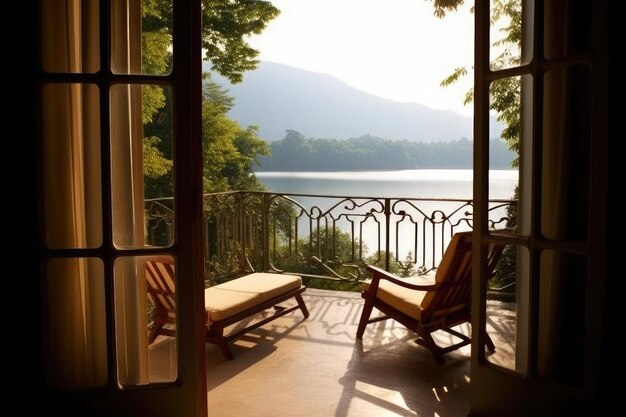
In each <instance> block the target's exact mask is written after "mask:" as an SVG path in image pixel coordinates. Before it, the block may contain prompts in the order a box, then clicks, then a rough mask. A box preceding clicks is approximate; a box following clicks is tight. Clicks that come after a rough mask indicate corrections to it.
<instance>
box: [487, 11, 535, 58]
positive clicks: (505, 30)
mask: <svg viewBox="0 0 626 417" xmlns="http://www.w3.org/2000/svg"><path fill="white" fill-rule="evenodd" d="M522 18H523V10H522V0H492V1H491V31H490V34H489V35H490V40H491V47H490V50H489V58H490V61H491V64H490V67H491V69H492V70H499V69H504V68H511V67H517V66H519V65H520V64H522V63H523V62H522V48H521V45H522V36H523V34H522ZM528 38H530V37H528ZM524 61H529V57H525V59H524Z"/></svg>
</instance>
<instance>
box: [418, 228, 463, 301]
mask: <svg viewBox="0 0 626 417" xmlns="http://www.w3.org/2000/svg"><path fill="white" fill-rule="evenodd" d="M471 237H472V232H471V231H470V232H460V233H455V234H454V236H452V239H451V240H450V243H448V247H446V251H445V252H444V254H443V258H441V262H439V266H438V267H437V272H436V274H435V283H437V284H441V283H442V282H443V281H445V280H447V279H450V273H451V272H454V271H450V264H452V261H453V260H454V258H455V257H456V256H458V254H457V253H456V252H457V248H458V247H459V242H460V241H461V239H464V240H471ZM436 296H437V292H436V291H429V292H428V295H427V296H426V297H425V298H424V300H423V302H422V308H424V309H425V308H428V306H429V305H430V303H432V302H433V300H434V299H435V297H436Z"/></svg>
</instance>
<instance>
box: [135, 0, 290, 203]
mask: <svg viewBox="0 0 626 417" xmlns="http://www.w3.org/2000/svg"><path fill="white" fill-rule="evenodd" d="M278 13H279V11H278V9H276V8H275V7H274V6H272V5H271V3H269V2H267V1H260V0H202V14H203V16H202V20H203V28H202V45H203V49H204V50H205V51H206V59H207V60H208V61H210V62H211V64H212V69H213V70H215V71H217V72H218V73H220V74H221V75H223V76H224V77H226V78H228V79H229V80H230V81H231V82H238V81H241V79H242V74H243V72H244V71H248V70H251V69H255V68H256V66H257V65H258V61H257V60H256V59H255V58H256V56H257V55H258V51H256V50H254V49H253V48H251V47H250V45H249V44H248V42H247V39H248V36H250V35H251V34H258V33H261V31H262V30H263V29H264V28H265V27H266V25H267V23H268V22H269V21H270V20H271V19H273V18H274V17H276V16H277V15H278ZM171 46H172V2H171V1H170V0H143V1H142V71H143V72H144V73H148V74H166V73H168V71H169V70H170V68H171V63H172V52H171V51H172V49H171ZM203 93H204V94H203V99H204V100H203V103H202V118H203V120H202V128H203V131H202V132H203V133H202V134H203V157H204V161H205V164H204V192H217V191H228V190H235V189H245V190H262V189H263V186H262V185H261V183H260V182H259V181H258V180H257V179H256V177H255V176H254V174H253V172H252V168H253V167H254V165H255V164H256V163H257V158H258V156H259V155H268V153H269V148H268V146H267V144H266V143H265V142H264V141H263V140H261V139H260V138H259V137H258V129H257V128H256V127H254V126H249V127H246V128H243V127H241V126H239V125H238V124H237V123H236V122H235V121H233V120H232V119H230V118H229V117H228V116H227V113H228V111H229V110H230V109H231V108H232V106H233V99H232V98H231V97H229V96H228V94H227V92H226V91H225V90H223V89H221V88H220V87H219V86H218V85H217V84H215V83H213V82H212V81H211V80H210V78H208V76H207V80H206V82H205V84H204V92H203ZM142 100H143V112H142V119H143V123H144V136H145V139H144V172H145V195H146V197H149V198H155V197H165V196H171V195H172V190H173V175H172V174H173V173H172V169H171V167H172V161H171V159H172V149H173V144H172V118H171V100H172V97H171V93H170V91H169V89H167V88H164V87H161V86H159V85H144V86H143V88H142Z"/></svg>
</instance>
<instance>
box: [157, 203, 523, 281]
mask: <svg viewBox="0 0 626 417" xmlns="http://www.w3.org/2000/svg"><path fill="white" fill-rule="evenodd" d="M515 204H516V202H515V201H514V200H491V201H490V202H489V224H490V227H491V228H494V229H497V228H503V227H506V226H507V224H508V223H509V216H508V214H509V213H510V212H511V210H510V208H511V207H513V206H514V205H515ZM204 213H205V243H206V244H205V259H206V261H207V276H208V277H209V278H211V279H218V280H219V279H220V278H221V277H226V276H229V275H232V274H240V273H244V272H249V271H275V272H294V273H298V274H300V275H303V276H308V277H316V278H325V279H334V280H345V281H358V280H360V279H362V278H363V277H364V265H365V263H374V264H378V265H380V266H381V267H384V268H385V269H387V270H391V271H394V272H397V273H399V274H401V275H412V274H416V273H417V274H424V273H427V272H429V271H431V270H433V269H434V268H436V266H437V264H438V263H439V261H440V259H441V256H442V254H443V252H444V250H445V248H446V246H447V244H448V242H449V240H450V238H451V237H452V235H453V234H454V233H456V232H459V231H464V230H470V229H471V228H472V201H471V200H464V199H431V198H424V199H420V198H377V197H341V196H327V195H312V194H286V193H272V192H247V191H237V192H228V193H216V194H206V195H205V196H204ZM146 224H147V230H148V233H147V234H148V240H149V241H150V242H151V243H152V242H153V244H157V243H159V242H169V241H171V238H172V235H171V234H172V232H173V231H172V227H171V225H172V224H173V222H172V211H171V199H153V200H149V201H146Z"/></svg>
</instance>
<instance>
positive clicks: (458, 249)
mask: <svg viewBox="0 0 626 417" xmlns="http://www.w3.org/2000/svg"><path fill="white" fill-rule="evenodd" d="M503 248H504V245H503V244H500V243H491V244H489V245H488V248H487V254H488V263H487V273H488V274H489V275H488V276H489V277H491V276H492V275H493V272H494V269H495V266H496V264H497V262H498V259H499V258H500V255H501V253H502V250H503ZM471 264H472V242H471V232H462V233H456V234H455V235H454V236H453V237H452V240H451V241H450V243H449V245H448V247H447V248H446V251H445V253H444V255H443V259H442V260H441V263H440V264H439V267H438V268H437V271H436V275H435V283H434V284H432V285H420V284H418V283H417V282H418V281H417V280H416V279H414V278H413V279H403V278H399V277H397V276H395V275H393V274H390V273H389V272H386V271H384V270H383V269H380V268H377V267H375V266H368V267H367V270H368V271H370V272H371V273H372V274H373V277H372V279H371V281H369V282H366V283H365V289H364V291H363V293H362V296H363V298H365V305H364V307H363V312H362V313H361V320H360V322H359V327H358V329H357V334H356V337H357V338H358V339H361V338H362V337H363V333H364V332H365V327H366V326H367V325H368V324H370V323H374V322H378V321H381V320H386V319H389V318H392V319H395V320H396V321H398V322H399V323H401V324H403V325H404V326H406V327H407V328H408V329H409V330H412V331H414V332H415V333H416V334H417V336H418V339H417V340H416V342H417V343H418V344H420V345H422V346H425V347H427V348H428V349H430V351H431V352H432V353H433V355H434V357H435V360H436V361H437V362H438V363H443V356H442V355H444V354H445V353H448V352H451V351H453V350H455V349H458V348H460V347H462V346H465V345H467V344H469V343H470V342H471V339H470V338H469V337H468V336H466V335H464V334H462V333H460V332H458V331H456V330H454V329H452V327H454V326H456V325H459V324H462V323H465V322H470V321H471V316H470V310H471V309H470V303H471V288H472V265H471ZM374 307H375V308H376V309H378V310H380V311H381V312H382V313H383V314H384V315H383V316H380V317H374V318H370V315H371V313H372V309H373V308H374ZM437 330H443V331H446V332H448V333H450V334H452V335H454V336H456V337H458V338H460V339H461V341H460V342H459V343H456V344H454V345H452V346H447V347H440V346H438V345H437V344H436V343H435V340H434V339H433V337H432V333H433V332H435V331H437ZM486 336H487V337H486V345H487V348H488V349H489V351H490V352H494V351H495V345H494V344H493V342H492V340H491V338H490V337H489V335H486Z"/></svg>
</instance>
